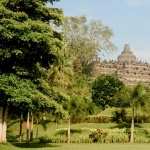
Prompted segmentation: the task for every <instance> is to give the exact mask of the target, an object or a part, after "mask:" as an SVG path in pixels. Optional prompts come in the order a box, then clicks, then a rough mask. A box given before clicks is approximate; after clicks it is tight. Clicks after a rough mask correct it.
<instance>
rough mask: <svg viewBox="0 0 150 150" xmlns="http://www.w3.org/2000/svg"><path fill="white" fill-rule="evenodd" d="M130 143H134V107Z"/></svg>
mask: <svg viewBox="0 0 150 150" xmlns="http://www.w3.org/2000/svg"><path fill="white" fill-rule="evenodd" d="M130 143H134V106H132V121H131V137H130Z"/></svg>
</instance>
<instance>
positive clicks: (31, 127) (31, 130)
mask: <svg viewBox="0 0 150 150" xmlns="http://www.w3.org/2000/svg"><path fill="white" fill-rule="evenodd" d="M33 121H34V118H33V113H32V112H31V125H30V141H33V124H34V122H33Z"/></svg>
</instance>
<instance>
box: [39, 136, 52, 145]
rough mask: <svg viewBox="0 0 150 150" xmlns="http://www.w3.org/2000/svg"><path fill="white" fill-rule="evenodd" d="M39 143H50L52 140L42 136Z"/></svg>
mask: <svg viewBox="0 0 150 150" xmlns="http://www.w3.org/2000/svg"><path fill="white" fill-rule="evenodd" d="M39 143H44V144H46V143H52V140H51V139H50V138H49V137H47V136H42V137H40V138H39Z"/></svg>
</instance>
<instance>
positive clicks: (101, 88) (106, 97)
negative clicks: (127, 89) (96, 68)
mask: <svg viewBox="0 0 150 150" xmlns="http://www.w3.org/2000/svg"><path fill="white" fill-rule="evenodd" d="M123 86H124V85H123V83H122V82H121V81H120V80H119V79H118V78H116V77H114V76H108V75H106V76H100V77H98V78H97V79H96V80H95V81H94V82H93V85H92V99H93V102H94V103H96V104H97V105H98V106H100V107H101V108H103V109H105V107H107V106H108V105H110V106H112V105H113V102H114V101H113V97H114V96H115V94H116V93H117V92H119V91H120V90H121V89H122V87H123Z"/></svg>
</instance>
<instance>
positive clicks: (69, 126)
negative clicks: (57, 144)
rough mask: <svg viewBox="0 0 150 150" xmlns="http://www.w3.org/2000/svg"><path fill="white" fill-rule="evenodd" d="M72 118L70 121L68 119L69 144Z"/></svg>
mask: <svg viewBox="0 0 150 150" xmlns="http://www.w3.org/2000/svg"><path fill="white" fill-rule="evenodd" d="M70 122H71V121H70V117H69V119H68V141H67V142H68V144H69V143H70V129H71V125H70Z"/></svg>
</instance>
